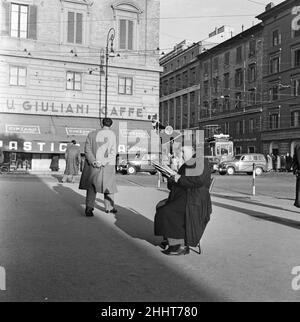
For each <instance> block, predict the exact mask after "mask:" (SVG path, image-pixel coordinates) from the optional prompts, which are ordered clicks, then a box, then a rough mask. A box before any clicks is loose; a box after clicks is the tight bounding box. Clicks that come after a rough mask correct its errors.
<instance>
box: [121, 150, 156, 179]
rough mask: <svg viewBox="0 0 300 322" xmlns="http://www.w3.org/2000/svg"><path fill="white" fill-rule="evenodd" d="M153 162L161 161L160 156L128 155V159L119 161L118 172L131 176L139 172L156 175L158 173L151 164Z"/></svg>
mask: <svg viewBox="0 0 300 322" xmlns="http://www.w3.org/2000/svg"><path fill="white" fill-rule="evenodd" d="M152 160H153V161H159V155H158V154H151V153H146V154H142V155H141V154H134V155H128V156H127V158H123V159H122V160H120V161H119V163H118V166H117V170H118V171H119V172H122V173H127V174H130V175H133V174H136V173H137V172H148V173H150V174H152V175H155V174H156V173H157V171H156V169H155V168H154V166H153V165H152V164H151V161H152Z"/></svg>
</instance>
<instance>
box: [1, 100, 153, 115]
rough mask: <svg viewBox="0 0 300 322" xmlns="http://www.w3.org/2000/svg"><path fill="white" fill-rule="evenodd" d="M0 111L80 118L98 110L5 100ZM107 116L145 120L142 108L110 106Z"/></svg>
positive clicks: (81, 106) (94, 113)
mask: <svg viewBox="0 0 300 322" xmlns="http://www.w3.org/2000/svg"><path fill="white" fill-rule="evenodd" d="M0 111H3V112H10V113H11V112H16V113H31V114H45V115H64V116H70V115H72V116H73V115H80V116H91V117H94V116H99V108H98V106H97V107H91V106H90V105H89V104H83V103H80V104H74V103H69V102H51V101H31V100H19V99H15V98H11V99H7V100H6V104H5V103H4V104H3V105H2V104H1V109H0ZM101 114H102V116H103V117H104V116H105V109H102V110H101ZM107 116H108V117H111V118H124V119H145V118H146V117H148V114H147V115H146V113H145V111H144V108H142V107H138V108H136V107H130V106H112V107H109V108H108V110H107Z"/></svg>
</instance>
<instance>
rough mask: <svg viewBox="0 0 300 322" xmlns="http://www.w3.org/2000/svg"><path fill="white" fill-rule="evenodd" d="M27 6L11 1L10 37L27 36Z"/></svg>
mask: <svg viewBox="0 0 300 322" xmlns="http://www.w3.org/2000/svg"><path fill="white" fill-rule="evenodd" d="M27 26H28V6H27V5H22V4H15V3H12V5H11V22H10V30H11V36H12V37H18V38H27Z"/></svg>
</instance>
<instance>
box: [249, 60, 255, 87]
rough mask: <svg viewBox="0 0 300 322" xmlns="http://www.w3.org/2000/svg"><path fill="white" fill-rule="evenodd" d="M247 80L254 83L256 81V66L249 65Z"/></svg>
mask: <svg viewBox="0 0 300 322" xmlns="http://www.w3.org/2000/svg"><path fill="white" fill-rule="evenodd" d="M248 80H249V82H250V83H251V82H255V80H256V64H251V65H249V68H248Z"/></svg>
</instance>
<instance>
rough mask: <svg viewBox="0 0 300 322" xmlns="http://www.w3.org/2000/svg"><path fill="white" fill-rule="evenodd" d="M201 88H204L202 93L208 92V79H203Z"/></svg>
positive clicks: (206, 93)
mask: <svg viewBox="0 0 300 322" xmlns="http://www.w3.org/2000/svg"><path fill="white" fill-rule="evenodd" d="M203 88H204V95H208V92H209V82H208V81H205V82H204V83H203Z"/></svg>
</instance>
